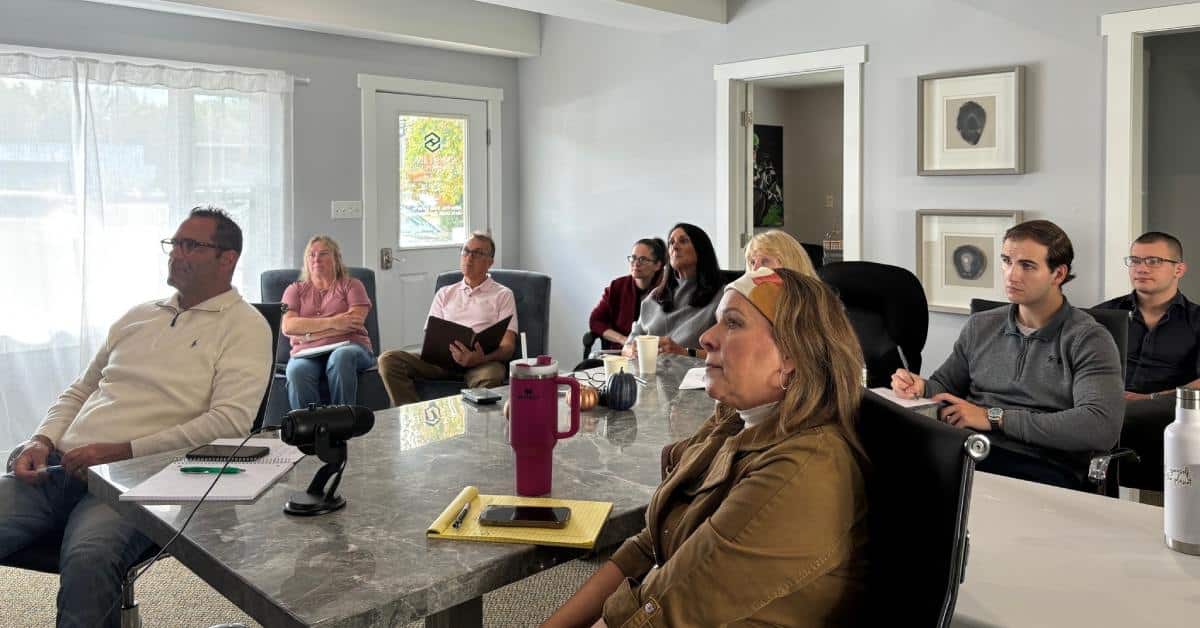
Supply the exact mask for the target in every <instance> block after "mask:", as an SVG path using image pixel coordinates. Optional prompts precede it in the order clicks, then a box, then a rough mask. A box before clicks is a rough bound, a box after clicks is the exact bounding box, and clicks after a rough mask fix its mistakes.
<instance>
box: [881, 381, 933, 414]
mask: <svg viewBox="0 0 1200 628" xmlns="http://www.w3.org/2000/svg"><path fill="white" fill-rule="evenodd" d="M871 392H873V393H875V394H877V395H879V396H880V397H883V398H884V399H887V400H888V401H890V402H892V403H894V404H896V405H898V406H900V407H901V408H908V409H909V410H912V411H913V412H916V413H917V414H923V415H925V416H927V417H929V418H931V419H936V418H938V409H939V408H940V407H941V406H940V405H939V404H938V403H937V402H935V401H930V400H929V399H926V398H924V397H918V398H916V399H905V398H903V397H901V396H899V395H897V394H896V393H895V392H892V389H891V388H886V387H883V386H880V387H879V388H872V389H871Z"/></svg>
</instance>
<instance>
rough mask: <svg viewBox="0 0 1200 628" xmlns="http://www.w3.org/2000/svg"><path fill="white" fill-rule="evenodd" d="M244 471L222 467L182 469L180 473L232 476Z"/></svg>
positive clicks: (237, 468)
mask: <svg viewBox="0 0 1200 628" xmlns="http://www.w3.org/2000/svg"><path fill="white" fill-rule="evenodd" d="M244 470H245V469H242V468H239V467H225V468H223V469H222V468H221V467H182V468H180V469H179V472H180V473H212V474H214V475H215V474H218V473H222V474H225V475H231V474H234V473H241V472H242V471H244Z"/></svg>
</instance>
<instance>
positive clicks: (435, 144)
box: [425, 131, 442, 153]
mask: <svg viewBox="0 0 1200 628" xmlns="http://www.w3.org/2000/svg"><path fill="white" fill-rule="evenodd" d="M441 148H442V138H441V136H439V135H438V134H437V133H434V132H432V131H431V132H429V133H428V134H427V135H425V150H427V151H429V152H431V153H436V152H437V151H438V150H439V149H441Z"/></svg>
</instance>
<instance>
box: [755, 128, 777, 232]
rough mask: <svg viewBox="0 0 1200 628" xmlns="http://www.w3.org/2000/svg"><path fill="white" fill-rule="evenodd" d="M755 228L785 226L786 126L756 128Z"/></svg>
mask: <svg viewBox="0 0 1200 628" xmlns="http://www.w3.org/2000/svg"><path fill="white" fill-rule="evenodd" d="M754 226H755V227H782V226H783V127H781V126H773V125H769V124H756V125H754Z"/></svg>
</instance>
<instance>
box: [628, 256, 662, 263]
mask: <svg viewBox="0 0 1200 628" xmlns="http://www.w3.org/2000/svg"><path fill="white" fill-rule="evenodd" d="M625 261H627V262H629V263H630V264H636V265H638V266H641V265H642V264H653V263H654V262H657V261H658V260H656V259H650V258H649V257H641V256H638V255H626V256H625Z"/></svg>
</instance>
